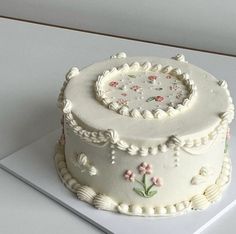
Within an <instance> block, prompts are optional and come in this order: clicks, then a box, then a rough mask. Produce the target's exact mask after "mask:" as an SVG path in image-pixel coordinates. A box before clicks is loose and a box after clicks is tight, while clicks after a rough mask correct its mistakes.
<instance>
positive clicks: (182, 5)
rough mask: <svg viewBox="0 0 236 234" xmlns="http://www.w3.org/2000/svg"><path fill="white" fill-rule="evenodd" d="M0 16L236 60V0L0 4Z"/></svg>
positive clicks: (17, 0)
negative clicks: (189, 48) (213, 54)
mask: <svg viewBox="0 0 236 234" xmlns="http://www.w3.org/2000/svg"><path fill="white" fill-rule="evenodd" d="M0 15H2V16H8V17H15V18H20V19H26V20H32V21H37V22H42V23H48V24H55V25H60V26H66V27H72V28H77V29H84V30H90V31H94V32H100V33H107V34H113V35H119V36H125V37H130V38H137V39H142V40H148V41H153V42H159V43H167V44H172V45H178V46H185V47H191V48H196V49H203V50H209V51H215V52H220V53H227V54H234V55H236V1H235V0H225V1H222V0H143V1H138V0H117V1H114V0H106V1H105V0H96V1H95V0H94V1H93V0H77V1H76V0H0Z"/></svg>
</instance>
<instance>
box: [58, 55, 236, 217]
mask: <svg viewBox="0 0 236 234" xmlns="http://www.w3.org/2000/svg"><path fill="white" fill-rule="evenodd" d="M130 69H133V70H135V71H140V69H141V70H142V71H145V72H148V71H150V69H151V70H152V71H155V72H156V71H158V72H160V71H161V72H163V73H165V74H167V73H170V74H171V75H173V76H178V78H179V76H180V77H182V78H183V77H184V79H185V78H186V77H187V81H188V83H189V85H194V87H196V88H192V90H193V91H197V96H195V99H194V101H193V102H192V101H191V100H184V101H183V105H182V104H181V105H182V106H184V105H186V106H187V108H185V110H184V109H181V108H183V107H181V105H180V106H178V105H177V106H176V108H174V107H175V106H174V107H170V108H169V109H165V108H163V110H162V109H159V110H157V112H156V113H155V114H154V112H153V111H152V110H151V109H148V108H147V109H146V110H143V112H141V111H140V109H139V107H141V106H142V105H141V106H136V107H135V108H133V109H132V108H131V109H130V107H129V106H122V107H120V106H118V105H117V103H116V102H110V101H109V100H106V98H105V102H104V100H103V101H102V103H101V102H98V101H97V100H96V99H95V92H94V84H95V83H96V80H97V79H98V80H99V79H100V81H101V77H102V76H104V77H108V78H109V76H110V75H111V74H113V75H114V74H116V73H117V72H118V73H119V72H122V73H127V72H128V71H130ZM181 72H182V75H181ZM186 74H189V75H186ZM72 78H73V79H72ZM191 80H192V82H191ZM101 82H102V81H101ZM121 88H122V90H128V85H124V86H122V87H121ZM190 88H191V87H190ZM209 90H210V91H209ZM95 91H97V95H98V96H101V95H103V94H102V92H100V91H101V90H100V91H99V89H97V90H95ZM190 95H191V94H190ZM190 95H189V96H190ZM190 99H191V98H190ZM141 103H142V102H141ZM58 106H59V107H60V108H61V110H62V111H63V115H64V125H63V127H64V131H63V134H64V135H65V137H63V138H61V139H63V141H60V142H62V143H63V144H64V142H65V146H63V147H62V146H61V147H59V150H58V152H57V154H56V157H55V159H56V164H57V169H58V172H59V175H60V177H61V179H62V181H63V182H64V183H65V185H66V186H67V187H68V188H69V189H70V190H71V191H73V192H74V193H76V194H77V196H78V198H79V199H81V200H84V201H87V202H89V203H91V204H93V205H94V206H95V207H96V208H99V209H105V210H112V211H116V212H120V213H124V214H127V215H141V216H166V215H175V214H181V213H185V212H187V211H189V210H190V209H204V208H206V207H208V206H209V204H210V203H212V202H214V201H216V200H218V199H219V197H220V195H221V193H222V188H223V187H224V185H225V184H227V183H228V182H229V177H230V170H231V167H230V161H229V159H228V157H226V156H225V157H223V156H224V150H225V136H226V132H227V129H228V125H229V123H230V122H231V121H232V119H233V117H234V106H233V103H232V98H231V97H230V93H229V90H228V86H227V83H226V82H225V81H217V80H216V79H215V78H214V77H213V76H212V75H210V74H209V73H207V72H205V71H203V70H201V69H200V68H197V67H195V66H193V65H192V64H189V63H186V61H185V58H184V56H182V55H178V56H176V57H174V58H173V59H172V60H168V59H160V58H156V57H135V58H129V57H127V56H126V55H125V54H124V53H121V55H118V54H117V55H115V56H112V58H111V59H110V60H107V61H104V62H101V63H97V64H94V65H91V66H89V67H87V68H85V69H82V70H81V71H80V72H79V70H78V69H75V68H72V70H71V71H70V72H69V73H68V74H67V75H66V81H65V82H64V84H63V87H62V89H61V92H60V95H59V98H58ZM178 108H179V109H178ZM64 147H65V148H64ZM81 154H82V155H83V157H81V158H78V160H77V162H76V163H75V162H74V161H73V160H71V159H73V157H74V155H81ZM84 155H85V156H86V157H85V156H84ZM133 156H136V157H133ZM144 158H145V161H144ZM144 162H145V163H146V162H147V163H146V164H145V165H150V166H151V168H152V170H150V174H152V175H151V176H150V177H148V179H150V180H148V181H145V184H146V186H150V183H153V185H152V188H151V189H150V191H149V190H147V188H145V187H144V190H140V187H137V186H136V184H134V183H133V182H135V183H136V181H135V178H136V179H137V178H139V177H140V175H139V177H138V174H140V173H141V172H140V171H137V167H138V168H139V167H140V166H138V165H141V164H142V163H144ZM77 163H78V164H80V165H82V166H86V169H88V173H83V171H81V168H79V167H78V165H77ZM206 165H207V166H206ZM87 166H88V167H87ZM213 167H214V170H211V169H212V168H213ZM135 168H136V169H135ZM145 170H146V169H145ZM125 172H126V174H125ZM92 175H96V176H92ZM123 175H125V178H126V179H127V178H128V180H129V181H128V182H127V181H125V180H124V178H123ZM157 176H158V177H157ZM160 178H161V180H160ZM146 180H147V178H146ZM203 180H204V181H203ZM160 181H162V182H160ZM163 181H164V183H163ZM80 183H81V184H83V185H81V184H80ZM154 183H155V184H156V185H157V186H158V185H160V184H163V186H161V187H160V188H156V187H155V188H154V187H153V186H154ZM134 186H135V189H136V193H135V191H134V190H133V188H134ZM142 186H143V185H142ZM173 189H174V191H175V193H173Z"/></svg>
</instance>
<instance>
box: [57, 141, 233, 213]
mask: <svg viewBox="0 0 236 234" xmlns="http://www.w3.org/2000/svg"><path fill="white" fill-rule="evenodd" d="M54 159H55V165H56V170H57V173H58V175H59V177H60V179H61V181H62V182H63V184H64V185H65V186H66V187H67V188H68V189H69V190H70V191H71V192H73V193H75V194H77V197H78V199H80V200H82V201H85V202H87V203H89V204H91V205H93V206H94V207H95V208H97V209H101V210H107V211H113V212H118V213H121V214H125V215H133V216H175V215H181V214H185V213H187V212H190V211H191V210H204V209H206V208H207V207H208V206H209V205H210V204H211V203H214V202H216V201H218V200H219V199H220V198H221V196H222V193H223V190H224V189H225V187H226V185H228V184H229V183H230V179H231V161H230V159H229V156H228V154H225V156H224V160H223V164H222V170H221V173H220V175H219V177H218V179H217V180H216V182H215V184H212V185H210V186H208V187H207V188H206V189H205V191H204V193H203V194H196V195H195V196H193V197H192V198H191V199H190V200H189V201H181V202H179V203H176V204H171V205H167V206H165V207H160V206H155V207H144V206H139V205H136V204H132V205H128V204H125V203H119V202H116V201H114V200H113V199H112V198H110V197H108V196H106V195H104V194H100V193H96V192H95V191H94V190H93V188H91V187H89V186H87V185H81V184H79V182H78V181H77V180H76V179H75V178H73V176H72V175H71V173H70V172H69V171H68V169H67V165H66V161H65V155H64V146H62V145H59V144H57V146H56V153H55V157H54Z"/></svg>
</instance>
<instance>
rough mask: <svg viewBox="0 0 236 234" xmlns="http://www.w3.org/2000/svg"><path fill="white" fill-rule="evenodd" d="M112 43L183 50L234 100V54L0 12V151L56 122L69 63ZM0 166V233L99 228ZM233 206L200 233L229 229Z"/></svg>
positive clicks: (152, 51)
mask: <svg viewBox="0 0 236 234" xmlns="http://www.w3.org/2000/svg"><path fill="white" fill-rule="evenodd" d="M117 51H126V52H127V54H128V55H133V56H134V55H158V56H160V57H171V56H173V55H174V54H176V53H184V54H185V55H186V57H187V59H188V60H189V61H191V62H192V63H193V64H196V65H198V66H201V67H202V68H204V69H206V70H208V71H209V72H211V73H212V74H213V75H215V76H216V77H218V78H219V79H226V80H227V82H228V83H229V85H230V87H231V93H232V96H233V98H234V100H236V82H235V77H236V69H235V67H236V58H233V57H226V56H219V55H213V54H208V53H200V52H194V51H190V50H182V49H177V48H171V47H164V46H159V45H152V44H148V43H140V42H135V41H128V40H121V39H114V38H109V37H105V36H98V35H91V34H88V33H81V32H75V31H70V30H63V29H57V28H52V27H46V26H39V25H34V24H28V23H22V22H18V21H12V20H6V19H1V18H0V81H1V85H0V98H1V99H0V100H1V102H0V109H1V114H0V155H1V157H4V156H6V155H8V154H10V153H13V152H15V151H16V150H18V149H20V148H21V147H23V146H24V145H27V144H29V143H31V142H33V141H34V140H36V139H38V138H40V137H41V136H43V135H46V134H47V133H49V132H51V131H53V130H54V129H56V128H57V127H59V116H60V114H59V111H58V110H57V108H56V98H57V94H58V91H59V89H60V86H61V84H62V81H63V80H64V77H63V76H64V73H65V71H66V70H67V69H68V68H69V67H71V66H72V65H77V66H79V67H82V66H85V65H87V64H89V63H92V62H94V61H97V60H100V59H104V58H106V57H107V58H108V57H109V56H110V55H111V54H114V53H116V52H117ZM233 125H234V126H236V121H234V123H233ZM233 134H234V135H235V132H233ZM0 173H1V176H0V187H1V189H0V203H1V204H0V207H1V209H0V224H1V225H0V233H4V234H5V233H6V234H8V233H16V232H17V233H24V234H27V233H33V234H34V233H60V231H61V233H63V230H67V231H68V232H69V233H78V230H80V231H81V232H80V233H91V232H92V231H91V230H93V231H94V232H99V231H98V230H95V229H94V228H92V227H91V226H90V225H89V224H87V223H86V222H85V221H83V220H80V219H79V218H77V217H75V216H74V215H72V214H70V213H69V212H68V211H66V210H64V209H63V208H61V207H60V206H58V205H57V204H55V203H54V202H52V201H50V200H49V199H47V198H45V197H44V196H43V195H41V194H40V193H38V192H37V191H35V190H33V189H32V188H30V187H28V186H26V185H25V184H23V183H22V182H20V181H19V180H17V179H16V178H13V177H12V176H11V175H8V174H7V173H5V172H3V171H0ZM32 207H33V210H32V209H31V208H32ZM38 210H40V212H37V211H38ZM235 214H236V209H232V210H230V211H229V212H228V213H227V214H226V215H224V216H223V217H222V218H221V219H220V220H218V221H217V223H215V224H214V225H213V226H211V227H209V228H208V229H207V230H206V231H205V232H204V233H214V234H215V233H216V234H218V233H222V232H223V231H224V232H225V233H228V234H231V233H232V234H233V233H234V229H235V228H236V224H235V222H234V219H235V218H234V217H235ZM39 221H40V222H39ZM193 222H194V220H193ZM39 223H40V225H39ZM56 223H57V224H56ZM2 224H4V225H2ZM13 224H14V225H13ZM63 227H66V229H63ZM1 228H4V230H3V231H2V230H1ZM45 230H47V231H45Z"/></svg>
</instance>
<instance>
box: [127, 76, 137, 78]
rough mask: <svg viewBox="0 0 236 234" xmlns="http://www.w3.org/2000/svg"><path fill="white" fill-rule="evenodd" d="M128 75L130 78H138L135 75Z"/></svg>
mask: <svg viewBox="0 0 236 234" xmlns="http://www.w3.org/2000/svg"><path fill="white" fill-rule="evenodd" d="M128 77H130V78H136V76H135V75H128Z"/></svg>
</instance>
